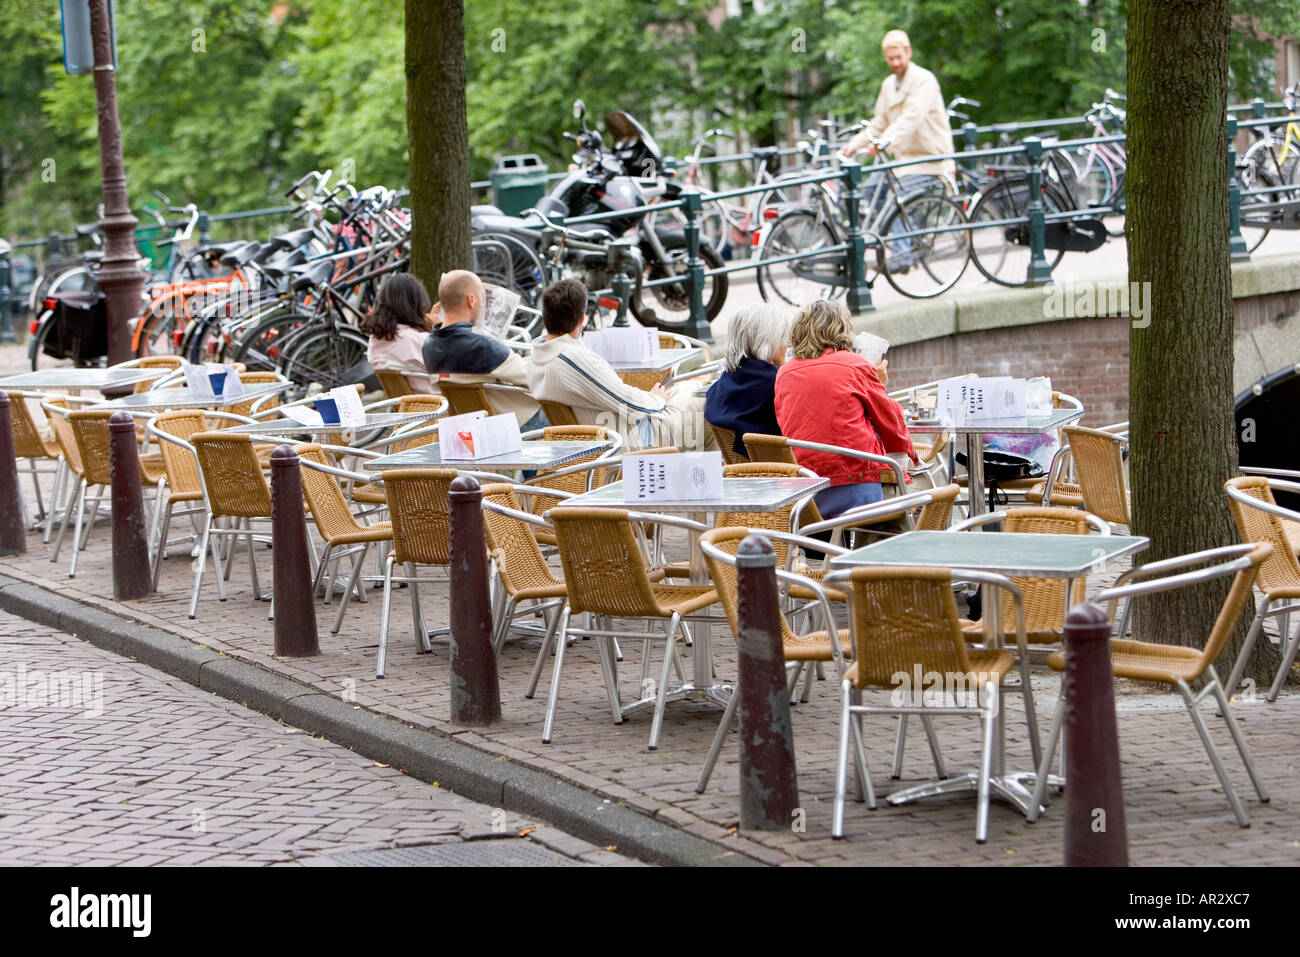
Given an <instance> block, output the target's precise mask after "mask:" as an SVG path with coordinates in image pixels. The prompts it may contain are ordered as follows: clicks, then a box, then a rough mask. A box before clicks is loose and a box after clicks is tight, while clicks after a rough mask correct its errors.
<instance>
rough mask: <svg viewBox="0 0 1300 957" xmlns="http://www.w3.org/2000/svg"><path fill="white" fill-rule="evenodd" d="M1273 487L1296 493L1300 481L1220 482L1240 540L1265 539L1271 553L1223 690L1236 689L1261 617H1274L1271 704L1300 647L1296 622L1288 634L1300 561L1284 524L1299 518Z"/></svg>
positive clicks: (1299, 598) (1299, 600)
mask: <svg viewBox="0 0 1300 957" xmlns="http://www.w3.org/2000/svg"><path fill="white" fill-rule="evenodd" d="M1274 489H1277V490H1279V491H1282V492H1290V493H1292V494H1294V493H1296V492H1300V483H1296V482H1287V481H1283V480H1281V479H1273V478H1265V477H1263V476H1254V475H1252V476H1239V477H1237V478H1233V479H1228V481H1227V482H1226V483H1225V484H1224V491H1226V492H1227V493H1228V507H1229V508H1231V509H1232V517H1233V519H1234V520H1235V521H1236V523H1237V531H1238V533H1239V534H1240V535H1241V539H1242V541H1244V542H1250V543H1253V544H1257V543H1260V542H1268V543H1269V544H1270V545H1272V546H1273V554H1272V555H1270V556H1269V557H1268V558H1267V559H1265V560H1264V563H1263V565H1261V566H1260V569H1259V578H1258V579H1257V580H1256V582H1255V584H1257V585H1258V586H1259V589H1260V591H1262V592H1263V593H1264V597H1263V599H1262V600H1261V601H1260V602H1259V604H1258V606H1256V609H1255V617H1254V620H1253V621H1251V623H1250V632H1249V634H1247V636H1246V641H1245V643H1244V644H1243V645H1242V646H1241V651H1240V653H1238V655H1237V660H1236V662H1235V663H1234V664H1233V666H1232V674H1231V675H1229V676H1228V683H1227V684H1226V685H1225V686H1224V691H1226V692H1227V693H1228V694H1230V695H1231V694H1233V693H1234V692H1235V691H1236V690H1237V683H1238V682H1239V681H1241V676H1242V674H1243V673H1244V672H1245V670H1246V663H1247V662H1248V661H1250V656H1251V653H1252V652H1253V651H1254V650H1255V643H1256V642H1257V641H1258V640H1259V634H1260V632H1261V631H1262V630H1263V627H1264V621H1265V619H1267V618H1277V619H1279V621H1278V635H1279V639H1280V651H1281V654H1282V663H1281V665H1279V666H1278V669H1277V675H1276V676H1275V677H1274V678H1273V685H1272V687H1270V688H1269V690H1268V700H1269V701H1270V702H1271V701H1276V700H1277V694H1278V692H1279V691H1281V690H1282V684H1283V682H1285V681H1286V679H1287V676H1288V675H1289V674H1290V673H1291V666H1292V665H1294V664H1295V659H1296V652H1297V650H1300V624H1297V626H1296V631H1295V633H1294V634H1291V613H1292V612H1293V611H1298V610H1300V563H1298V562H1297V561H1296V556H1295V552H1293V551H1292V550H1291V542H1290V539H1289V538H1288V537H1287V534H1286V528H1285V526H1284V525H1283V523H1284V522H1288V521H1300V514H1297V513H1296V512H1293V511H1291V510H1290V509H1286V508H1283V507H1282V506H1280V505H1278V504H1277V501H1276V499H1274V497H1273V490H1274Z"/></svg>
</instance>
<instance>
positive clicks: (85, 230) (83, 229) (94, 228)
mask: <svg viewBox="0 0 1300 957" xmlns="http://www.w3.org/2000/svg"><path fill="white" fill-rule="evenodd" d="M76 232H77V235H78V236H93V235H94V234H95V233H97V232H99V223H82V224H81V225H80V226H78V227H76Z"/></svg>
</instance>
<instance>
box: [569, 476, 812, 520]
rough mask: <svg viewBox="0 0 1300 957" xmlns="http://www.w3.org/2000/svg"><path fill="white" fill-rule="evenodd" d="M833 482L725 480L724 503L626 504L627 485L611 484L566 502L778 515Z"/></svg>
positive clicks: (803, 478)
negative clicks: (787, 507)
mask: <svg viewBox="0 0 1300 957" xmlns="http://www.w3.org/2000/svg"><path fill="white" fill-rule="evenodd" d="M830 484H831V483H830V480H829V479H824V478H806V477H802V476H798V477H793V478H724V479H723V480H722V500H721V501H708V502H664V501H660V500H654V501H644V502H624V501H623V483H622V482H611V483H610V484H608V485H602V486H601V487H600V488H598V489H593V490H592V491H590V492H584V493H583V494H581V495H577V496H574V497H573V498H570V499H566V500H565V501H564V502H563V504H564V506H565V507H568V506H574V507H583V506H589V507H602V508H626V509H631V510H633V511H643V512H688V513H689V512H775V511H777V510H778V509H782V508H785V507H786V506H787V505H790V504H792V503H794V502H797V501H798V500H799V499H801V498H803V497H804V496H805V495H810V494H812V493H814V492H819V491H821V490H822V489H824V488H826V487H827V486H828V485H830Z"/></svg>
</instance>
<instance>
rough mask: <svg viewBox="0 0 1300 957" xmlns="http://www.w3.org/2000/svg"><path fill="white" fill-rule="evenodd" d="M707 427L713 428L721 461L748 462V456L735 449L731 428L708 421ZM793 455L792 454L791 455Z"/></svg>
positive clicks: (733, 463) (736, 463) (732, 462)
mask: <svg viewBox="0 0 1300 957" xmlns="http://www.w3.org/2000/svg"><path fill="white" fill-rule="evenodd" d="M709 428H711V429H712V430H713V437H714V438H715V439H716V440H717V442H718V448H719V449H721V450H722V461H723V462H724V463H726V464H727V465H738V464H740V463H741V462H748V461H749V457H748V456H745V455H741V454H740V453H739V452H737V451H736V433H735V432H733V431H732V430H731V429H724V428H723V427H722V426H720V425H714V424H713V423H712V422H710V423H709ZM792 457H793V456H792Z"/></svg>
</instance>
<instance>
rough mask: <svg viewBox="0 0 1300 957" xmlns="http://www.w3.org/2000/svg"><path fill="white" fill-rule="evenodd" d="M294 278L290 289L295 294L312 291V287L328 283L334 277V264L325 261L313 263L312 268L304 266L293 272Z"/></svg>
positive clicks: (290, 282)
mask: <svg viewBox="0 0 1300 957" xmlns="http://www.w3.org/2000/svg"><path fill="white" fill-rule="evenodd" d="M293 272H294V277H293V279H291V280H290V281H289V288H290V289H292V290H293V291H294V292H302V291H303V290H304V289H310V288H311V287H312V286H315V285H318V284H320V283H323V282H326V281H327V280H328V279H329V278H330V277H331V276H333V275H334V264H333V263H332V262H328V261H324V260H322V261H321V262H316V263H312V264H311V265H310V266H302V267H299V268H296V269H294V270H293Z"/></svg>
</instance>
